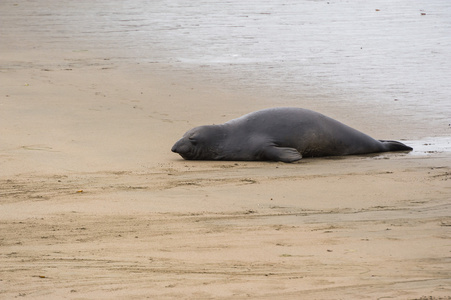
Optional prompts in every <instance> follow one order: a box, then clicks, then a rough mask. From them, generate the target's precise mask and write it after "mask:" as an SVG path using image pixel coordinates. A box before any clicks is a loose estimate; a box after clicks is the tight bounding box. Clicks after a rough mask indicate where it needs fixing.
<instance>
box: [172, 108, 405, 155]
mask: <svg viewBox="0 0 451 300" xmlns="http://www.w3.org/2000/svg"><path fill="white" fill-rule="evenodd" d="M410 150H412V148H410V147H408V146H406V145H404V144H403V143H400V142H397V141H385V140H375V139H373V138H372V137H370V136H368V135H366V134H364V133H362V132H360V131H358V130H356V129H353V128H351V127H349V126H347V125H345V124H343V123H340V122H338V121H336V120H334V119H332V118H329V117H327V116H325V115H322V114H320V113H317V112H314V111H311V110H308V109H302V108H294V107H278V108H269V109H264V110H260V111H256V112H252V113H250V114H247V115H244V116H242V117H240V118H237V119H233V120H230V121H228V122H226V123H224V124H220V125H206V126H199V127H195V128H193V129H191V130H189V131H187V132H186V133H185V135H183V137H182V138H181V139H180V140H178V141H177V142H176V143H175V144H174V146H173V147H172V152H175V153H178V154H180V155H181V156H182V157H183V158H184V159H189V160H237V161H238V160H246V161H252V160H272V161H283V162H287V163H288V162H295V161H298V160H300V159H301V158H302V157H319V156H341V155H352V154H367V153H376V152H386V151H410Z"/></svg>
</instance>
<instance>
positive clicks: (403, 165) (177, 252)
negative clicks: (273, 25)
mask: <svg viewBox="0 0 451 300" xmlns="http://www.w3.org/2000/svg"><path fill="white" fill-rule="evenodd" d="M18 6H19V7H17V6H13V3H11V7H8V9H13V8H14V9H24V10H26V7H22V8H21V7H20V5H18ZM4 7H5V5H4ZM3 25H4V24H3ZM3 25H2V27H3V28H2V30H4V31H5V32H7V30H6V29H5V27H4V26H3ZM8 26H9V27H7V28H10V31H9V32H15V30H16V31H17V28H16V29H14V24H9V25H8ZM23 34H25V33H23ZM42 36H45V37H46V42H48V43H50V44H51V42H52V41H53V42H54V43H55V47H54V48H52V47H50V48H48V49H39V47H37V48H38V49H37V48H36V47H35V46H33V43H29V44H28V43H22V44H21V43H20V42H19V41H17V40H15V36H14V35H4V37H6V38H7V39H5V40H8V41H9V42H11V43H3V41H2V45H1V50H2V55H1V57H0V62H1V67H2V68H1V72H0V82H1V86H2V89H1V94H0V128H1V135H0V166H1V171H0V224H1V225H0V265H1V268H0V298H2V299H12V298H25V299H26V298H29V299H61V298H70V299H124V298H127V299H143V298H158V299H169V298H191V299H211V298H218V299H243V298H251V299H275V298H279V299H307V298H308V299H383V298H390V299H450V297H451V289H450V286H451V261H450V257H451V256H450V254H451V252H450V251H451V242H450V236H451V235H450V233H451V231H450V228H451V217H450V216H451V207H450V202H449V200H450V199H451V189H450V182H451V167H450V166H451V153H450V151H449V130H450V129H449V127H448V124H446V125H444V124H442V123H443V122H439V121H437V119H436V118H435V116H434V114H432V113H429V114H424V115H421V116H419V115H418V114H416V112H417V109H418V108H417V107H413V106H411V104H410V105H404V104H403V103H402V101H393V102H390V104H387V105H380V104H374V105H372V104H362V103H361V102H356V101H352V97H356V95H351V97H350V100H349V101H340V102H337V101H334V99H333V98H332V97H330V98H329V97H325V98H324V97H323V96H318V99H312V98H303V97H302V95H300V98H301V100H296V102H295V101H294V100H292V98H291V97H287V98H283V95H282V96H281V97H282V100H281V99H277V100H275V99H273V98H271V97H267V98H265V97H263V96H262V95H263V94H264V92H263V91H262V92H261V93H259V94H254V93H246V91H245V90H238V91H236V90H233V89H228V88H226V87H224V86H221V85H215V84H210V83H205V82H204V81H203V80H199V78H200V77H199V76H197V74H196V72H197V71H191V73H190V72H189V71H185V72H178V71H174V69H172V66H170V65H167V66H166V65H165V64H164V63H158V64H142V63H139V62H135V61H131V60H130V59H127V58H126V57H123V58H121V57H120V56H118V55H110V54H108V53H103V52H102V51H99V49H101V48H102V45H96V44H90V47H91V48H90V49H89V50H80V49H74V48H73V47H71V46H62V42H61V41H60V40H58V39H57V38H54V37H52V36H51V35H46V34H43V35H42ZM42 36H41V37H42ZM21 37H22V38H23V35H22V36H21ZM32 38H33V37H32V36H30V39H32ZM19 44H21V45H22V46H21V47H17V45H19ZM11 45H12V46H11ZM96 47H97V48H98V49H96ZM52 49H53V50H52ZM153 65H155V66H153ZM207 75H208V74H207ZM207 75H206V74H203V75H202V76H204V77H205V76H207ZM204 77H203V78H204ZM310 97H312V95H310ZM243 99H245V100H244V101H243ZM312 100H321V101H312ZM278 105H284V106H303V107H306V108H310V109H314V110H317V111H320V112H322V113H325V114H327V115H329V116H331V117H334V118H336V119H338V120H340V121H342V122H344V123H346V124H348V125H351V126H353V127H355V128H357V129H359V130H362V131H364V132H366V133H368V134H370V135H372V136H373V137H375V138H380V139H397V140H407V141H405V143H407V144H409V141H411V142H412V144H415V145H421V150H417V151H416V152H413V153H410V154H406V153H384V154H380V155H367V156H349V157H339V158H321V159H303V160H301V161H300V162H299V163H294V164H284V163H271V162H205V161H199V162H196V161H184V160H182V159H181V158H180V157H178V156H177V155H175V154H174V153H171V152H170V148H171V146H172V144H173V143H174V142H175V140H177V139H178V138H179V137H180V136H181V135H182V134H183V133H184V132H185V131H186V130H187V129H189V128H191V127H193V126H197V125H202V124H212V123H222V122H224V121H227V120H229V119H231V118H235V117H238V116H240V115H242V114H245V113H248V112H250V111H253V110H256V109H261V108H265V107H271V106H278ZM418 105H419V106H421V105H423V104H422V103H418ZM387 111H389V113H388V112H387ZM397 111H398V112H399V111H402V122H400V121H399V120H397V117H396V113H395V112H397ZM441 113H442V112H440V113H438V115H440V114H441ZM437 124H440V126H441V127H434V126H436V125H437ZM424 137H431V138H429V139H428V140H427V141H426V140H424V141H425V142H422V141H423V138H424ZM447 138H448V139H447ZM439 144H440V145H439Z"/></svg>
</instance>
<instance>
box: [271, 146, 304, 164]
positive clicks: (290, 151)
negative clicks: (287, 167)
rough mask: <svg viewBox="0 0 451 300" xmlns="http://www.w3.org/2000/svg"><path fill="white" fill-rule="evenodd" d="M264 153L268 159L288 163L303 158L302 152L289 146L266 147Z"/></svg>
mask: <svg viewBox="0 0 451 300" xmlns="http://www.w3.org/2000/svg"><path fill="white" fill-rule="evenodd" d="M263 155H264V157H265V158H266V159H268V160H274V161H283V162H286V163H290V162H295V161H298V160H300V159H302V155H301V153H299V152H298V151H297V150H296V149H294V148H287V147H275V146H270V147H266V148H265V150H263Z"/></svg>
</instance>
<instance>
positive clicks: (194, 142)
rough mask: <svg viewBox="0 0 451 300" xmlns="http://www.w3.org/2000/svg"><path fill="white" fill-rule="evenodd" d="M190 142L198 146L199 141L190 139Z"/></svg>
mask: <svg viewBox="0 0 451 300" xmlns="http://www.w3.org/2000/svg"><path fill="white" fill-rule="evenodd" d="M189 141H190V142H191V145H193V146H196V145H197V140H196V139H193V138H191V137H190V138H189Z"/></svg>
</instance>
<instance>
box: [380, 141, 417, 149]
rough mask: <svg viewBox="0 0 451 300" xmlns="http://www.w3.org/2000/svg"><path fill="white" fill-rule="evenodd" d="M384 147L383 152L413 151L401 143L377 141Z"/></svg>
mask: <svg viewBox="0 0 451 300" xmlns="http://www.w3.org/2000/svg"><path fill="white" fill-rule="evenodd" d="M379 142H381V143H382V144H383V145H384V148H385V151H412V150H413V149H412V148H411V147H409V146H407V145H404V144H403V143H401V142H397V141H385V140H379Z"/></svg>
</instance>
